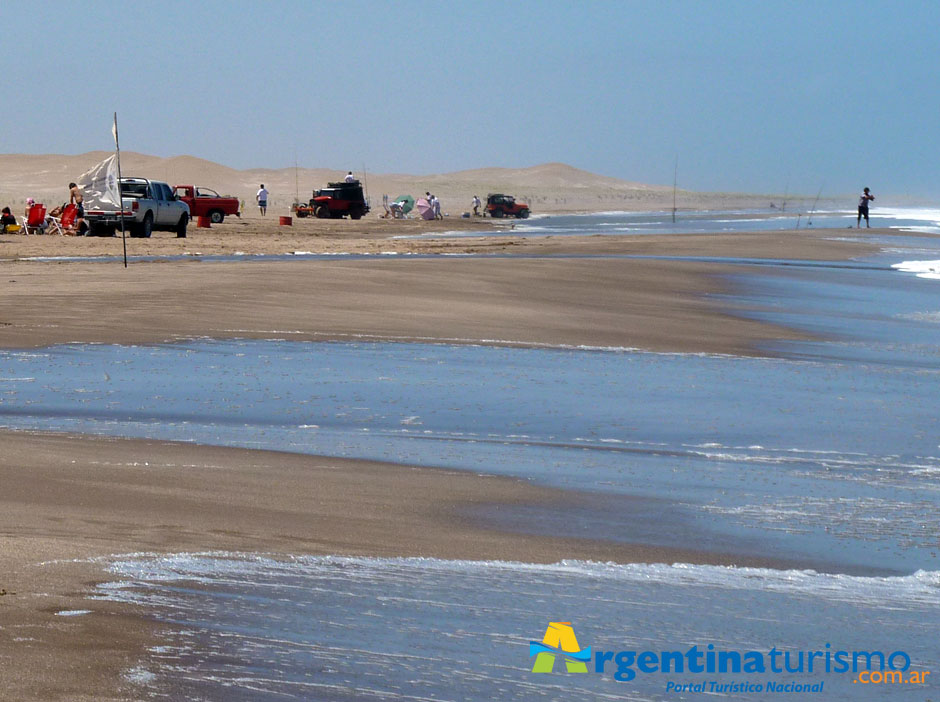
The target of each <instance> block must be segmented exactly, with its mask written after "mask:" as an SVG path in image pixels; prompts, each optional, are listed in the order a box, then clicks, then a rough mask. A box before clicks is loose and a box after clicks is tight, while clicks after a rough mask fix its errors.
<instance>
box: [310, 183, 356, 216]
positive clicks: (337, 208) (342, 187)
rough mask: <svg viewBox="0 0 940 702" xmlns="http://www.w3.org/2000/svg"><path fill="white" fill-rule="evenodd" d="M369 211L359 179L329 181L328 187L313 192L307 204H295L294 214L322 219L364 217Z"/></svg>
mask: <svg viewBox="0 0 940 702" xmlns="http://www.w3.org/2000/svg"><path fill="white" fill-rule="evenodd" d="M368 212H369V203H368V202H366V198H365V195H364V194H363V192H362V185H361V184H360V183H359V181H358V180H353V181H349V182H338V183H327V187H325V188H321V189H320V190H317V191H315V192H314V193H313V197H312V198H310V202H309V203H308V204H306V205H294V214H295V215H297V216H298V217H301V218H303V217H310V216H314V217H319V218H320V219H340V218H342V217H345V216H347V215H348V216H349V217H350V219H362V217H363V216H364V215H366V214H367V213H368Z"/></svg>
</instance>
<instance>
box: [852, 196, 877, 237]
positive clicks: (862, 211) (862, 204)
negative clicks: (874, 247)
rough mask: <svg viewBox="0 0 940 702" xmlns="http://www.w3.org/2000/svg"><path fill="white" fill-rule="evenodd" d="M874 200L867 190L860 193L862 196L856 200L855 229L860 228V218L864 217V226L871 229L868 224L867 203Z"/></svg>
mask: <svg viewBox="0 0 940 702" xmlns="http://www.w3.org/2000/svg"><path fill="white" fill-rule="evenodd" d="M874 199H875V196H874V195H872V194H871V193H870V192H868V188H865V190H863V191H862V196H861V197H860V198H859V199H858V220H856V223H855V226H856V228H858V229H861V228H862V217H864V218H865V226H866V227H868V228H869V229H871V225H870V224H869V223H868V203H869V202H870V201H872V200H874Z"/></svg>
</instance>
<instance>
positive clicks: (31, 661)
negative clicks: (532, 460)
mask: <svg viewBox="0 0 940 702" xmlns="http://www.w3.org/2000/svg"><path fill="white" fill-rule="evenodd" d="M316 224H317V223H315V225H316ZM324 224H325V225H328V226H331V227H333V226H340V227H342V226H346V224H348V223H335V222H330V223H324ZM379 224H380V226H379V227H378V228H376V229H375V230H369V232H367V234H366V235H359V234H357V235H352V234H355V232H352V231H347V230H343V231H342V232H340V234H337V233H335V232H333V233H330V232H326V233H323V234H321V235H317V234H314V235H311V234H309V233H307V234H304V233H303V232H300V228H292V231H291V232H290V233H289V234H284V233H281V232H278V233H276V234H271V236H265V233H264V232H265V230H263V229H260V230H251V231H247V230H246V231H245V232H242V233H241V234H238V233H237V232H236V233H235V234H234V235H232V236H230V233H229V232H228V231H226V232H225V233H224V234H223V233H222V230H223V228H222V227H218V228H214V229H213V230H211V231H212V235H211V236H208V235H206V237H205V239H203V238H202V235H200V236H195V235H194V236H193V237H192V238H191V239H187V240H177V239H175V238H174V237H172V236H171V235H168V234H162V233H159V234H157V235H155V238H154V239H151V240H150V241H147V242H141V241H140V240H133V241H132V242H130V243H129V247H138V245H140V248H132V252H133V253H138V254H140V253H142V251H141V249H142V248H144V247H152V251H151V253H155V254H157V255H175V254H178V253H181V252H182V251H184V250H190V249H191V250H193V251H195V250H203V249H204V250H206V251H205V252H209V251H210V250H211V251H213V252H216V253H226V252H227V253H233V252H234V250H244V251H246V252H253V253H285V251H284V248H286V249H289V250H295V251H297V250H307V251H313V250H324V251H327V250H334V251H336V250H347V251H354V250H361V251H386V250H397V251H403V252H404V251H412V252H425V253H433V252H437V253H439V252H441V251H449V252H461V251H477V252H478V251H499V252H502V253H509V252H516V251H520V252H524V253H529V254H542V253H550V254H553V255H571V256H579V255H582V254H586V253H621V254H645V255H650V254H663V255H689V256H745V257H760V256H764V257H768V258H808V259H829V260H842V259H846V258H848V257H851V256H855V255H862V254H864V253H866V252H868V251H869V250H870V248H869V247H867V246H865V245H863V244H857V243H851V242H834V241H827V240H825V238H824V236H823V234H824V233H821V232H768V233H761V234H747V235H742V234H736V235H733V236H732V235H729V236H715V235H709V236H702V237H696V236H690V235H683V236H682V237H669V236H662V237H658V236H649V235H647V236H643V237H577V238H576V237H571V239H570V240H569V239H567V238H566V239H565V240H564V241H561V240H560V239H559V238H554V239H546V238H539V239H536V238H532V239H520V238H517V237H507V238H505V239H502V240H497V241H490V240H486V241H472V240H470V241H468V240H466V239H459V240H455V239H450V240H434V239H433V238H429V237H428V238H426V237H422V239H420V240H417V241H416V240H402V239H394V240H390V239H388V238H387V237H388V235H389V230H388V229H387V227H389V226H396V225H397V224H401V223H379ZM406 224H407V223H406ZM447 224H450V223H447ZM217 230H218V231H217ZM396 231H397V230H396ZM298 232H300V233H298ZM360 234H361V233H360ZM238 237H241V238H238ZM285 237H286V239H285ZM10 238H11V237H7V238H4V239H3V240H2V241H0V256H3V257H5V258H7V260H6V261H0V267H2V270H3V273H4V278H3V283H4V294H3V296H2V298H0V346H4V347H38V346H43V345H47V344H54V343H64V342H72V341H81V342H105V343H150V342H162V341H166V340H172V339H178V338H184V337H192V336H209V337H250V338H290V339H297V340H301V339H311V340H317V339H349V338H374V339H394V340H398V339H401V340H405V339H407V340H441V341H451V342H458V343H474V342H480V341H487V342H489V343H492V342H494V341H498V342H500V343H517V344H522V345H537V344H551V345H558V344H570V345H589V346H618V347H635V348H645V349H652V350H663V351H703V352H723V353H736V354H744V353H757V351H756V348H757V345H758V344H759V343H760V342H761V341H762V340H764V339H770V338H794V337H796V336H797V335H796V334H795V333H793V332H791V331H789V330H786V329H781V328H777V327H774V326H772V325H767V324H762V323H758V322H753V321H748V320H743V319H740V318H738V317H735V316H733V315H732V314H730V313H729V312H728V311H727V310H724V309H722V308H720V307H719V306H718V305H717V303H716V302H714V301H713V300H711V299H709V298H707V297H703V295H707V294H708V293H717V292H727V291H728V290H727V283H726V282H725V279H724V278H723V277H722V274H723V273H725V272H727V271H729V270H732V269H733V267H730V266H720V265H715V264H709V263H704V262H676V261H656V260H630V259H584V258H568V259H564V258H552V259H526V258H519V259H513V258H498V259H480V258H431V259H407V258H376V259H366V260H334V261H309V260H308V261H302V260H297V261H279V262H260V261H245V262H222V263H220V262H211V263H210V262H200V261H198V260H193V261H185V262H179V261H174V262H149V263H134V264H132V266H131V267H130V268H129V269H127V270H125V269H124V268H123V267H122V266H121V265H120V264H117V263H113V262H108V263H102V262H68V263H65V262H36V261H23V260H11V259H22V258H23V257H25V256H27V255H28V256H32V255H42V256H62V255H87V254H89V253H92V252H94V251H99V249H98V248H96V247H100V251H103V250H104V249H106V248H107V249H108V250H107V253H108V254H109V255H113V254H115V250H114V249H115V247H119V246H120V242H119V240H118V241H114V240H95V239H90V240H85V239H67V238H59V237H30V240H29V241H26V240H25V238H24V239H23V241H14V242H12V243H11V242H10ZM34 240H35V241H34ZM316 244H320V245H321V246H322V247H324V248H322V249H317V248H316ZM213 247H214V248H213ZM330 247H333V248H332V249H330ZM355 247H361V248H359V249H356V248H355ZM118 250H119V249H118ZM100 251H99V253H100ZM0 441H2V445H3V447H4V454H3V459H2V460H0V484H2V485H3V490H2V492H0V502H2V505H3V509H2V510H0V534H2V550H0V588H2V589H3V591H4V592H5V593H6V594H0V688H2V689H3V690H4V695H5V696H7V697H9V698H10V699H18V700H57V699H68V700H110V699H133V698H134V693H133V690H132V687H131V686H130V684H129V683H127V682H126V681H125V680H123V678H122V677H121V673H122V671H125V670H127V669H129V668H132V667H133V665H134V663H135V661H137V660H138V659H139V658H140V657H141V656H142V655H143V653H144V651H145V649H146V646H148V645H152V644H153V642H154V640H155V638H154V637H155V634H156V631H155V629H154V628H153V625H151V624H149V623H147V622H146V621H144V620H142V619H139V618H137V617H135V616H134V615H135V613H134V612H133V611H132V610H131V609H130V608H127V607H116V606H115V605H114V604H113V603H102V602H94V601H89V600H86V599H85V596H86V595H87V593H88V591H89V587H90V584H91V583H94V582H98V581H100V580H101V579H102V578H103V577H104V575H103V572H102V570H101V567H100V566H99V565H96V564H93V563H89V562H75V559H87V558H90V557H96V556H106V555H109V554H114V553H120V552H130V551H156V552H176V551H183V550H233V551H264V552H272V553H280V554H289V553H311V554H327V553H344V554H360V555H375V556H394V555H424V556H436V557H442V558H471V559H476V558H494V559H510V560H524V561H552V562H553V561H557V560H560V559H562V558H566V557H574V558H581V559H589V560H613V561H620V562H629V561H666V562H669V561H687V562H707V563H741V561H740V559H735V558H733V557H730V556H727V555H724V554H718V553H700V552H694V551H681V550H669V549H659V548H655V549H654V548H647V547H643V546H637V545H634V546H631V545H622V544H609V543H603V542H594V541H582V540H576V539H556V538H549V537H534V536H528V535H525V536H523V535H518V534H512V533H504V532H498V531H495V530H493V529H489V528H487V526H486V524H481V523H479V522H477V521H471V520H469V519H468V518H467V517H465V516H461V515H465V514H466V513H467V512H466V507H467V506H468V505H471V506H472V505H488V506H489V507H488V508H489V509H494V508H498V509H510V508H511V507H512V505H514V504H520V503H538V504H542V505H550V504H552V503H555V502H557V501H564V502H565V503H566V504H570V502H571V501H572V500H577V499H581V498H579V497H578V496H577V495H572V494H570V493H562V492H559V491H554V490H549V489H545V488H539V487H535V486H532V485H529V484H526V483H524V482H521V481H514V480H508V479H504V478H495V477H483V476H477V475H472V474H465V473H454V472H449V471H442V470H431V469H417V468H411V467H407V466H389V465H383V464H379V463H370V462H366V461H343V460H340V459H325V458H318V457H310V456H295V455H290V454H278V453H273V452H256V451H247V450H239V449H222V448H212V447H201V446H194V445H190V444H172V443H157V442H146V441H125V440H113V439H95V438H84V437H69V436H58V435H42V434H32V433H5V434H2V435H0ZM494 506H496V507H494ZM48 561H59V562H56V563H52V564H46V565H43V563H44V562H48ZM747 564H748V565H771V564H770V563H755V562H747ZM72 609H90V610H92V611H93V614H90V615H87V616H78V617H60V616H56V615H55V612H57V611H60V610H72Z"/></svg>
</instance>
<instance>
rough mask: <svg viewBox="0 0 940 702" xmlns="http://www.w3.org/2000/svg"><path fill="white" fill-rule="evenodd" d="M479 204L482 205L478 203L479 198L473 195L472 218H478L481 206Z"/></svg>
mask: <svg viewBox="0 0 940 702" xmlns="http://www.w3.org/2000/svg"><path fill="white" fill-rule="evenodd" d="M481 204H483V203H481V202H480V198H478V197H477V196H476V195H474V196H473V216H474V217H479V216H480V205H481Z"/></svg>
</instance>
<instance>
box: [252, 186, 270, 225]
mask: <svg viewBox="0 0 940 702" xmlns="http://www.w3.org/2000/svg"><path fill="white" fill-rule="evenodd" d="M255 200H257V201H258V209H259V210H261V216H262V217H264V215H265V213H266V212H267V211H268V191H267V190H266V189H265V187H264V183H262V184H261V189H260V190H259V191H258V194H257V195H255Z"/></svg>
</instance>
